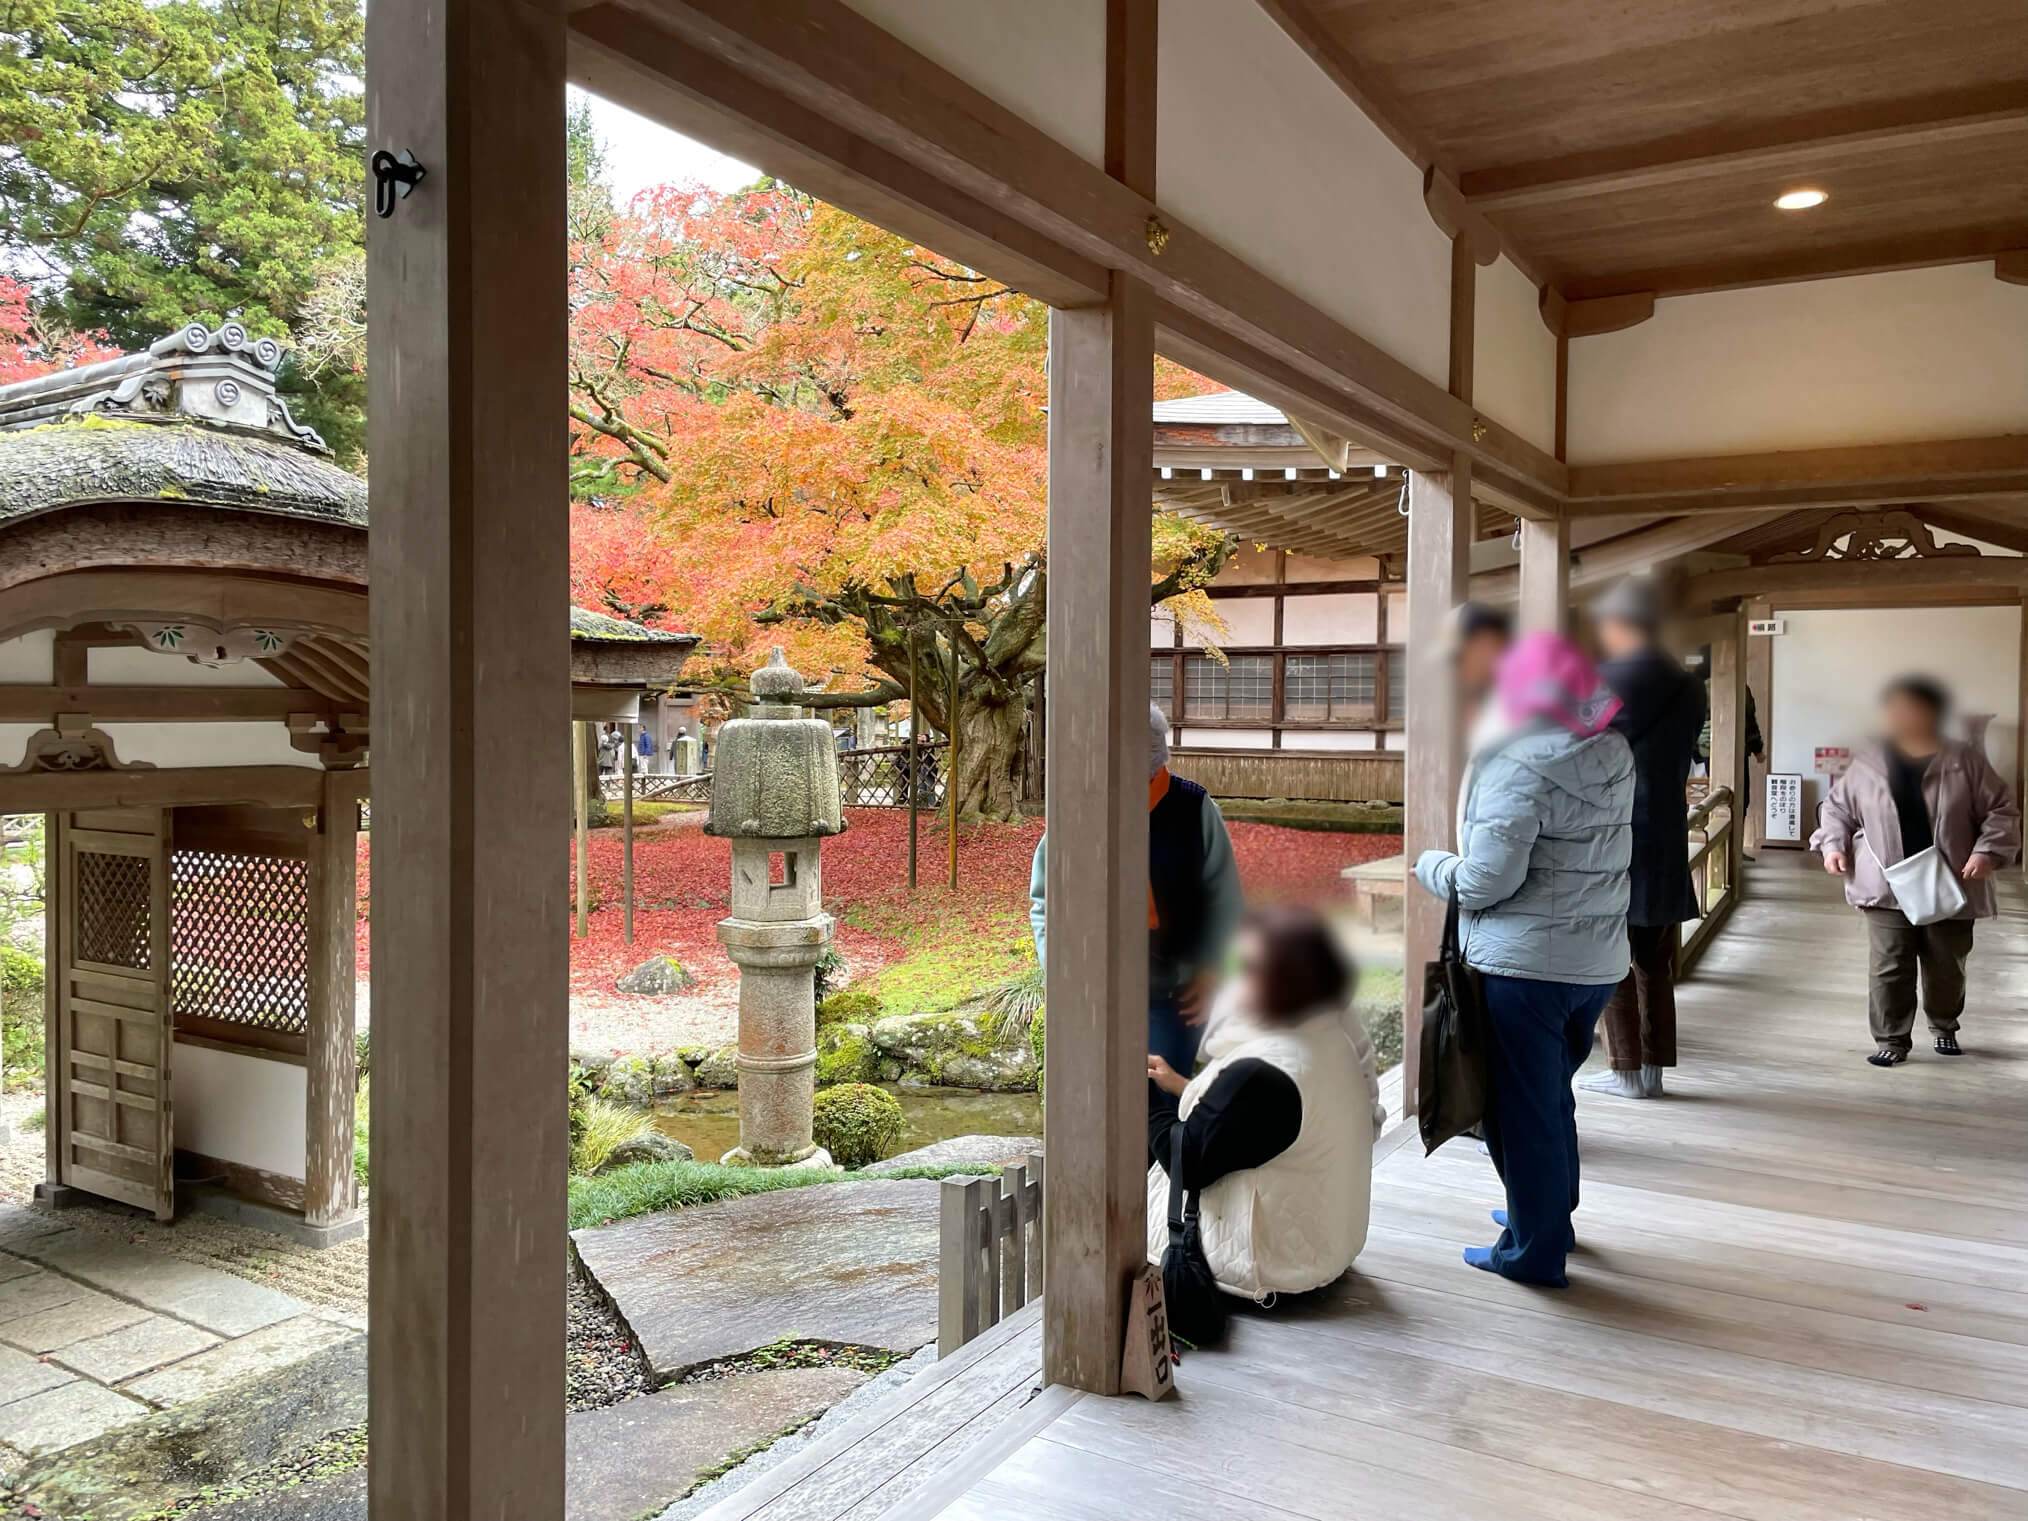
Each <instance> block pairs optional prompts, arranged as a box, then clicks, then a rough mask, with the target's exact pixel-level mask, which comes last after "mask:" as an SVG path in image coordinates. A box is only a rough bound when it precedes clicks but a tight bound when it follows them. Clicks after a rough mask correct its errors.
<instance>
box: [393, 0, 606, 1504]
mask: <svg viewBox="0 0 2028 1521" xmlns="http://www.w3.org/2000/svg"><path fill="white" fill-rule="evenodd" d="M366 31H367V38H366V42H367V71H366V123H367V127H366V137H367V141H368V142H369V143H370V144H372V146H373V147H375V148H376V149H382V148H384V149H387V150H389V151H392V152H413V153H414V154H415V156H416V158H417V159H418V160H420V161H421V163H422V165H423V167H424V169H425V170H426V171H427V174H428V178H426V179H424V180H423V181H422V182H421V184H420V185H419V186H418V187H417V188H416V190H415V193H414V194H412V195H410V196H408V197H407V198H406V199H403V200H398V201H396V202H395V206H394V214H393V215H392V216H390V217H388V218H385V219H381V218H377V217H376V218H369V219H368V227H367V231H368V236H367V256H368V305H369V308H370V320H369V332H370V334H371V338H370V346H371V356H370V363H369V365H368V387H369V392H370V402H371V405H370V406H369V408H368V415H369V418H370V429H369V440H370V444H371V449H372V457H373V469H374V505H373V532H372V536H371V544H370V550H369V553H370V556H371V572H372V584H373V600H372V644H371V648H372V659H373V691H374V694H375V698H376V713H375V734H374V739H375V752H374V762H375V764H374V770H375V773H376V775H375V777H374V798H373V802H374V812H373V834H374V853H373V854H374V859H373V865H374V883H373V891H374V916H373V936H374V951H375V953H376V956H375V959H376V963H377V966H376V976H375V977H374V987H373V997H374V1013H375V1016H376V1018H375V1021H374V1024H375V1030H374V1053H373V1055H374V1070H373V1126H372V1135H373V1140H372V1144H373V1177H374V1187H373V1230H372V1235H371V1247H372V1262H371V1267H372V1272H371V1298H372V1303H371V1307H370V1308H371V1315H370V1317H369V1330H368V1333H367V1334H368V1338H369V1354H370V1356H369V1364H368V1383H369V1393H370V1403H369V1414H368V1426H369V1436H370V1447H371V1458H370V1462H369V1467H368V1480H367V1493H368V1505H369V1507H370V1509H371V1511H372V1513H373V1514H374V1515H375V1516H385V1517H391V1518H393V1517H418V1518H420V1517H428V1518H430V1521H481V1518H484V1521H494V1518H500V1517H509V1516H528V1517H534V1516H559V1515H562V1514H563V1512H564V1508H565V1506H564V1482H563V1475H564V1465H563V1398H564V1391H563V1377H564V1288H565V1254H564V1252H563V1250H562V1249H561V1248H562V1238H563V1232H564V1226H565V1201H564V1179H565V1173H566V1171H567V1152H568V1118H567V1115H566V1112H565V1095H564V1092H563V1088H562V1085H561V1084H559V1083H558V1081H557V1074H558V1073H559V1072H561V1071H563V1070H564V1067H565V1065H566V1063H567V1060H568V1055H569V1049H568V1048H569V1017H568V1005H569V963H568V956H569V943H570V942H569V935H568V930H567V918H566V913H567V908H566V897H565V881H564V878H563V877H562V875H561V874H560V873H558V872H556V871H554V870H551V869H547V868H546V867H545V866H544V864H543V863H545V862H547V861H548V860H549V859H550V856H549V852H551V851H553V850H554V849H555V848H556V847H557V846H558V845H559V844H561V843H562V842H563V840H564V839H565V838H566V833H567V829H568V824H567V822H566V821H567V819H568V817H569V815H568V812H567V809H568V806H569V792H568V790H567V788H568V783H569V764H568V757H567V751H566V749H565V744H564V741H565V737H566V735H567V733H568V730H567V728H566V725H567V724H568V722H569V706H568V704H569V691H570V643H569V639H568V637H567V634H566V629H565V618H564V613H565V609H566V608H567V607H568V605H569V600H570V595H569V543H568V523H567V519H566V515H565V513H564V510H563V504H564V502H565V500H566V498H567V496H568V494H569V482H568V480H567V478H566V477H567V470H566V464H567V460H568V457H569V438H568V424H567V420H566V419H565V418H564V417H563V415H562V413H561V411H560V410H559V409H558V407H557V405H556V385H557V377H558V376H560V375H561V374H563V372H564V367H565V364H566V362H567V353H566V349H567V343H566V336H567V335H566V312H565V303H564V290H563V280H562V269H563V261H564V257H565V253H566V249H565V205H564V201H565V165H564V120H563V114H564V0H375V4H374V5H373V7H372V8H371V10H370V12H369V13H368V15H367V20H366ZM507 819H511V820H513V827H512V828H502V827H500V821H501V820H507Z"/></svg>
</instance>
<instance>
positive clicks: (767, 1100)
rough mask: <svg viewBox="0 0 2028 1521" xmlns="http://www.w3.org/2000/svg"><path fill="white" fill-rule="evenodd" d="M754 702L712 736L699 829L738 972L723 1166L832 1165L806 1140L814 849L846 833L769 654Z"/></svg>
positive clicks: (817, 891)
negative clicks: (733, 1106)
mask: <svg viewBox="0 0 2028 1521" xmlns="http://www.w3.org/2000/svg"><path fill="white" fill-rule="evenodd" d="M753 695H754V706H753V709H752V711H751V713H750V715H749V716H748V717H745V718H735V719H732V720H731V721H729V722H728V723H726V724H725V725H724V727H722V728H721V729H720V730H719V731H718V745H717V752H716V754H715V755H714V757H713V764H712V768H711V812H710V815H709V817H708V818H707V819H706V821H705V825H704V832H705V833H706V834H713V835H718V836H721V837H722V838H725V839H729V840H731V841H732V915H731V917H730V918H726V919H721V920H720V921H719V922H718V939H719V942H720V943H721V944H722V945H724V947H725V951H726V954H727V955H728V956H730V957H731V958H732V960H733V962H734V964H735V965H737V966H738V967H739V1145H738V1146H737V1147H735V1148H734V1149H733V1150H731V1151H729V1152H727V1153H726V1154H725V1156H724V1158H723V1160H724V1161H726V1162H728V1163H733V1164H739V1165H747V1166H756V1167H786V1166H791V1165H794V1164H797V1163H803V1164H810V1163H813V1162H814V1163H815V1164H817V1165H820V1166H828V1165H829V1164H830V1160H831V1159H830V1157H829V1156H828V1155H827V1154H826V1153H824V1152H823V1151H821V1150H819V1148H818V1146H817V1144H816V1142H815V1141H814V1140H813V1139H812V1137H811V1134H810V1115H811V1105H812V1102H813V1101H814V1099H815V1097H816V1081H817V999H816V975H815V971H816V965H817V961H818V959H819V958H820V957H822V956H823V954H824V948H825V947H826V946H827V945H829V944H830V943H831V927H832V919H831V916H830V915H829V914H827V913H825V912H824V898H823V890H822V877H821V875H820V873H819V869H818V858H817V851H818V846H819V845H820V844H821V843H822V841H823V837H824V836H825V835H827V834H838V833H840V832H842V831H843V830H844V828H845V821H844V817H843V814H842V812H841V810H840V808H839V802H838V753H837V750H836V749H835V748H834V746H833V743H832V738H831V726H830V725H829V724H827V723H825V722H824V721H823V720H822V719H821V718H813V717H811V716H810V712H809V709H807V708H805V707H803V706H801V705H800V704H799V703H798V702H797V701H796V699H797V698H799V697H801V696H802V695H803V678H802V677H801V676H799V675H797V674H796V672H795V671H794V670H792V669H790V667H789V665H788V663H787V662H786V661H785V660H783V659H782V652H781V649H780V647H779V646H777V647H776V648H775V650H774V652H773V653H772V654H771V655H769V657H768V663H767V664H766V665H764V666H762V667H761V668H760V669H759V670H758V671H755V672H754V673H753Z"/></svg>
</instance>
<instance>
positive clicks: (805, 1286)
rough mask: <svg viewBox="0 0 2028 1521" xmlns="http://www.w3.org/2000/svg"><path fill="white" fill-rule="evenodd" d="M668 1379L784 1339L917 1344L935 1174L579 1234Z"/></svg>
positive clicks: (589, 1260)
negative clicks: (925, 1177)
mask: <svg viewBox="0 0 2028 1521" xmlns="http://www.w3.org/2000/svg"><path fill="white" fill-rule="evenodd" d="M571 1239H572V1240H573V1241H574V1242H575V1243H576V1245H577V1251H578V1256H579V1259H580V1260H581V1261H582V1262H583V1263H584V1266H585V1269H586V1270H587V1271H588V1272H589V1273H590V1274H591V1275H592V1278H593V1280H594V1281H595V1282H596V1283H597V1284H598V1285H599V1287H600V1288H601V1289H603V1290H604V1291H605V1293H606V1294H607V1295H609V1296H610V1297H611V1299H612V1301H613V1303H614V1305H615V1306H617V1308H618V1309H619V1312H620V1314H621V1315H622V1316H623V1317H624V1318H625V1320H626V1322H627V1324H628V1325H629V1326H631V1327H632V1328H633V1331H634V1335H635V1337H636V1338H637V1339H638V1340H639V1342H640V1344H641V1350H642V1351H643V1352H644V1353H645V1354H646V1356H647V1358H648V1363H649V1366H650V1367H651V1368H652V1369H653V1370H654V1376H655V1379H656V1381H657V1382H658V1383H661V1382H667V1381H669V1380H672V1379H675V1378H679V1377H681V1376H682V1375H683V1374H684V1373H686V1372H688V1371H689V1370H691V1369H693V1368H696V1367H699V1366H700V1365H702V1364H705V1363H710V1362H717V1361H720V1360H722V1359H724V1358H728V1357H736V1356H738V1355H739V1354H741V1353H743V1352H751V1351H752V1350H754V1349H755V1348H756V1347H764V1346H767V1345H768V1344H770V1343H772V1342H776V1341H781V1340H785V1339H794V1340H809V1341H822V1342H830V1343H833V1344H834V1345H844V1346H862V1347H884V1348H886V1349H888V1350H890V1351H895V1352H913V1351H914V1350H915V1349H916V1348H917V1347H920V1346H922V1345H923V1344H924V1343H926V1342H930V1341H934V1340H935V1339H936V1334H937V1184H936V1182H935V1181H934V1180H931V1179H923V1178H911V1179H899V1178H890V1179H880V1180H878V1181H875V1182H867V1183H838V1184H833V1185H831V1186H829V1187H820V1188H790V1189H783V1190H781V1191H780V1192H777V1193H768V1194H754V1195H751V1196H749V1197H747V1198H743V1199H727V1200H725V1201H724V1202H723V1203H719V1204H706V1205H701V1206H698V1207H696V1208H694V1209H677V1210H670V1211H668V1212H666V1213H664V1214H659V1215H642V1216H640V1217H638V1218H637V1219H633V1220H622V1221H619V1222H617V1223H616V1224H613V1225H599V1226H592V1227H589V1228H587V1229H585V1230H581V1231H577V1232H574V1233H573V1234H572V1237H571Z"/></svg>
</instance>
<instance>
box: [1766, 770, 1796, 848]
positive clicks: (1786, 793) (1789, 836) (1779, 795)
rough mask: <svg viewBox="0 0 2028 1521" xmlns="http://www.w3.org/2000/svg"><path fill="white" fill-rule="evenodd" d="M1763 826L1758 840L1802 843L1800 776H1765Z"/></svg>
mask: <svg viewBox="0 0 2028 1521" xmlns="http://www.w3.org/2000/svg"><path fill="white" fill-rule="evenodd" d="M1766 808H1767V812H1766V817H1765V826H1764V828H1763V829H1762V831H1761V838H1762V839H1763V840H1765V841H1766V842H1767V843H1768V844H1770V845H1800V844H1802V843H1803V775H1802V773H1801V772H1800V771H1770V772H1769V773H1768V775H1767V799H1766Z"/></svg>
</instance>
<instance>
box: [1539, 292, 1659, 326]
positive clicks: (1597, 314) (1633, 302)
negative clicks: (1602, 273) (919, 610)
mask: <svg viewBox="0 0 2028 1521" xmlns="http://www.w3.org/2000/svg"><path fill="white" fill-rule="evenodd" d="M1654 315H1655V293H1654V292H1653V291H1651V290H1642V291H1632V292H1630V293H1628V294H1627V295H1624V296H1600V297H1598V298H1596V299H1594V300H1590V301H1569V300H1566V301H1565V302H1564V303H1563V332H1562V334H1561V335H1560V336H1562V337H1565V338H1592V337H1596V336H1597V335H1598V334H1600V333H1617V332H1619V331H1620V330H1621V329H1622V328H1629V327H1639V326H1640V325H1641V324H1642V323H1643V322H1646V321H1647V320H1648V319H1649V318H1650V317H1652V316H1654Z"/></svg>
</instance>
